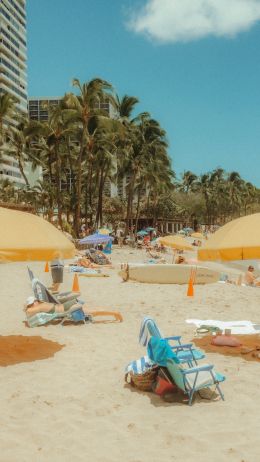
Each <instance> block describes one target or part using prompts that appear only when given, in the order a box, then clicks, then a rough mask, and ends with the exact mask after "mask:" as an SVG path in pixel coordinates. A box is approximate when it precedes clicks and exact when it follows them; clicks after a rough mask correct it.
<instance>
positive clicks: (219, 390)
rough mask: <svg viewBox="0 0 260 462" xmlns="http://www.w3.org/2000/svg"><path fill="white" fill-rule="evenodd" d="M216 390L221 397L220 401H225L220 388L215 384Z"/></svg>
mask: <svg viewBox="0 0 260 462" xmlns="http://www.w3.org/2000/svg"><path fill="white" fill-rule="evenodd" d="M216 388H217V390H218V392H219V394H220V396H221V399H222V401H225V398H224V395H223V393H222V391H221V388H220V386H219V384H218V383H216Z"/></svg>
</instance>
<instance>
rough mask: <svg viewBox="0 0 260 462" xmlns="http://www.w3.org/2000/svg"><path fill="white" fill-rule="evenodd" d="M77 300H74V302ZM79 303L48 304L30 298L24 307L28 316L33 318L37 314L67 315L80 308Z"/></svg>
mask: <svg viewBox="0 0 260 462" xmlns="http://www.w3.org/2000/svg"><path fill="white" fill-rule="evenodd" d="M74 301H75V300H73V302H74ZM79 306H80V305H79V304H78V303H73V304H72V303H71V301H70V302H67V303H66V302H65V303H64V304H56V303H48V302H42V301H41V300H37V299H36V298H35V297H33V296H31V297H28V298H27V300H26V304H25V306H24V311H25V312H26V315H27V316H29V317H31V316H34V315H35V314H37V313H60V314H63V313H66V312H67V311H70V310H73V309H74V308H76V307H79Z"/></svg>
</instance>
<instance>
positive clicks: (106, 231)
mask: <svg viewBox="0 0 260 462" xmlns="http://www.w3.org/2000/svg"><path fill="white" fill-rule="evenodd" d="M98 233H99V234H106V235H107V234H110V233H111V231H110V229H108V228H101V229H99V230H98Z"/></svg>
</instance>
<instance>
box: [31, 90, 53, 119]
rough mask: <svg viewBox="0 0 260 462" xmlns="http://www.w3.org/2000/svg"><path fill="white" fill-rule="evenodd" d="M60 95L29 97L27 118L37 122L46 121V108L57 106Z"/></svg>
mask: <svg viewBox="0 0 260 462" xmlns="http://www.w3.org/2000/svg"><path fill="white" fill-rule="evenodd" d="M60 99H61V98H60V97H59V96H58V97H57V98H54V97H44V98H41V97H37V98H29V100H28V113H29V119H31V120H38V121H39V122H47V121H48V119H49V112H48V108H49V107H53V106H57V105H58V104H59V101H60Z"/></svg>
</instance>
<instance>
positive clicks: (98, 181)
mask: <svg viewBox="0 0 260 462" xmlns="http://www.w3.org/2000/svg"><path fill="white" fill-rule="evenodd" d="M73 85H74V88H75V93H73V92H72V93H66V94H65V95H64V97H63V98H62V99H61V100H60V101H59V103H58V105H57V106H48V107H47V108H46V110H48V114H49V117H48V121H46V122H39V121H33V120H29V119H28V118H25V116H22V115H21V113H20V111H19V110H18V109H17V106H16V103H17V101H16V100H15V98H13V96H11V95H10V94H8V93H6V94H5V93H4V94H1V95H0V161H1V156H3V155H4V154H7V155H8V156H10V157H11V158H13V159H14V160H15V161H16V162H17V163H18V166H19V170H20V172H21V175H22V177H23V178H24V182H25V187H24V188H22V189H17V188H15V186H14V184H13V183H11V182H10V181H8V180H1V184H0V201H2V202H14V203H17V204H18V203H25V204H28V205H31V206H32V207H33V208H34V210H35V212H36V213H41V214H44V215H45V216H46V217H47V218H48V219H49V220H52V219H53V216H54V214H57V219H58V223H59V225H60V226H61V227H62V228H63V227H64V226H65V224H64V223H69V222H71V223H72V226H73V231H74V234H75V235H76V236H78V235H79V231H80V223H81V220H82V218H84V219H85V220H87V222H88V223H89V224H90V225H91V226H95V227H97V226H102V225H103V224H104V222H106V221H109V222H112V223H113V222H114V223H115V222H117V221H120V220H121V221H122V220H125V222H126V225H127V228H129V227H132V226H133V225H135V229H137V228H138V221H139V218H140V217H147V218H150V219H152V222H153V223H154V224H155V223H156V221H157V220H158V219H159V218H162V219H165V220H166V219H169V218H176V219H186V220H189V221H194V220H195V221H198V222H201V223H202V222H203V223H208V224H213V223H216V222H218V221H221V222H224V221H226V220H228V219H230V218H233V217H235V216H239V215H244V214H247V213H252V212H253V211H256V210H258V209H259V190H258V189H257V188H256V187H254V186H253V185H252V184H251V183H248V182H245V181H244V180H243V179H242V178H241V177H240V175H239V174H238V173H237V172H232V173H226V172H225V171H224V170H223V169H220V168H218V169H216V170H214V171H213V172H209V173H206V174H203V175H201V176H196V175H195V174H194V173H192V172H190V171H186V172H184V174H183V175H182V178H181V179H180V180H178V179H176V177H175V174H174V171H173V170H172V167H171V159H170V157H169V155H168V143H167V137H166V132H165V130H164V129H163V128H162V127H161V126H160V123H159V122H158V121H156V120H155V119H153V118H152V117H151V115H150V114H149V113H148V112H143V113H140V114H137V115H135V116H133V112H135V111H136V105H137V103H138V99H137V98H136V97H132V96H127V95H125V96H123V97H122V98H120V97H119V96H118V95H117V94H115V92H114V90H113V87H112V85H111V84H110V83H108V82H107V81H105V80H102V79H99V78H95V79H92V80H90V81H89V82H86V83H83V84H82V83H80V82H79V80H77V79H75V80H74V81H73ZM105 102H109V104H110V105H111V107H112V108H113V112H114V114H115V116H114V117H113V118H111V117H110V116H109V114H108V112H107V111H105V110H103V109H101V108H102V106H103V104H102V103H105ZM10 120H16V123H15V124H13V123H12V124H9V123H8V121H10ZM26 162H30V163H31V165H32V168H33V169H36V168H37V167H39V166H40V167H41V168H42V171H43V180H38V182H37V184H36V186H34V187H31V186H30V184H29V179H28V178H27V175H26V169H25V164H26ZM123 178H125V179H126V196H125V197H124V198H121V199H120V198H118V197H116V198H111V197H109V196H107V195H106V187H105V186H106V183H107V181H108V180H109V181H112V182H115V183H120V181H122V180H123ZM64 217H66V220H64Z"/></svg>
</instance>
